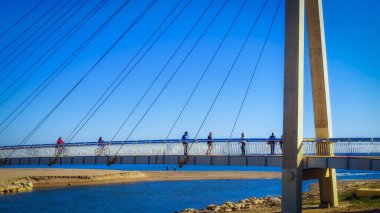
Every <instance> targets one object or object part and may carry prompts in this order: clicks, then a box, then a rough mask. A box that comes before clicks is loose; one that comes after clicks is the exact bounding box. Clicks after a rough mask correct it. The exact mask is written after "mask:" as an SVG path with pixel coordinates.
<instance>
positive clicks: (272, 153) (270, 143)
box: [267, 132, 276, 155]
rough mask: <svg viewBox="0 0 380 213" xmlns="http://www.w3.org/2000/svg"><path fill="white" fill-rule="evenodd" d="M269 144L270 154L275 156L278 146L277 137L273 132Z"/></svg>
mask: <svg viewBox="0 0 380 213" xmlns="http://www.w3.org/2000/svg"><path fill="white" fill-rule="evenodd" d="M267 144H269V146H270V154H271V155H274V146H275V145H276V136H274V133H273V132H272V135H271V136H270V137H269V139H268V142H267Z"/></svg>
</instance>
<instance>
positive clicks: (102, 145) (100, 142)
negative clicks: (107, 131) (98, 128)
mask: <svg viewBox="0 0 380 213" xmlns="http://www.w3.org/2000/svg"><path fill="white" fill-rule="evenodd" d="M105 145H106V144H105V142H104V140H103V138H102V137H99V139H98V146H99V147H104V146H105Z"/></svg>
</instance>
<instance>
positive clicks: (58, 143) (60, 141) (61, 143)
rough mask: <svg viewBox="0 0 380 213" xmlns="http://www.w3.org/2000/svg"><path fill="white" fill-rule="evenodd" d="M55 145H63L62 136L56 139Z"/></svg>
mask: <svg viewBox="0 0 380 213" xmlns="http://www.w3.org/2000/svg"><path fill="white" fill-rule="evenodd" d="M57 146H58V147H63V140H62V137H59V138H58V140H57Z"/></svg>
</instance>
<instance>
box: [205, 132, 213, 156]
mask: <svg viewBox="0 0 380 213" xmlns="http://www.w3.org/2000/svg"><path fill="white" fill-rule="evenodd" d="M212 142H213V141H212V132H209V133H208V137H207V152H206V155H211V151H212Z"/></svg>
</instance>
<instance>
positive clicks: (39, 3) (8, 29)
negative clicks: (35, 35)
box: [0, 0, 45, 38]
mask: <svg viewBox="0 0 380 213" xmlns="http://www.w3.org/2000/svg"><path fill="white" fill-rule="evenodd" d="M44 1H45V0H41V1H40V2H38V3H37V4H36V5H35V6H34V7H32V9H30V10H29V11H28V12H26V13H25V14H24V15H23V16H21V17H20V18H19V19H17V21H15V22H14V23H13V24H12V25H11V26H10V27H8V28H7V29H6V30H4V32H2V33H1V34H0V38H1V37H3V36H4V35H5V34H7V33H8V32H9V31H11V30H12V29H13V28H14V27H16V26H17V25H18V24H19V23H20V22H21V21H22V20H24V19H25V18H26V17H27V16H29V15H30V14H31V13H32V12H33V11H34V10H35V9H37V7H39V6H40V5H41V4H42V3H43V2H44Z"/></svg>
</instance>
